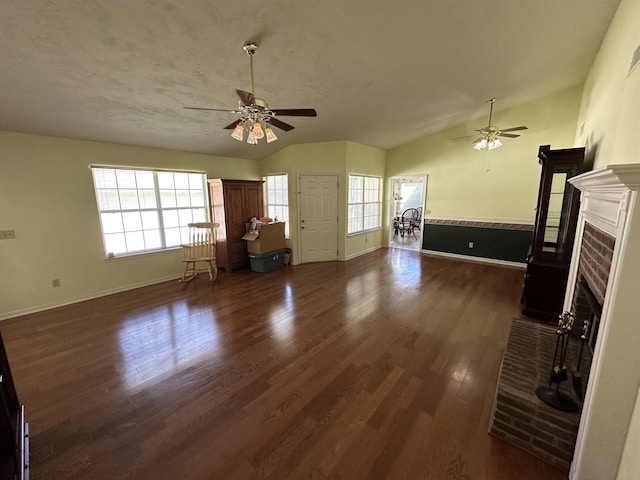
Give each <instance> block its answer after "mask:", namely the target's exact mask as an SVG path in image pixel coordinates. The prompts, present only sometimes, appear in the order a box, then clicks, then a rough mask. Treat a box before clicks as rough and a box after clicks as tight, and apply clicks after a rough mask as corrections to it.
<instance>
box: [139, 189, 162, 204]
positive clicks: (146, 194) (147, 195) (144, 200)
mask: <svg viewBox="0 0 640 480" xmlns="http://www.w3.org/2000/svg"><path fill="white" fill-rule="evenodd" d="M138 198H139V201H140V208H156V207H157V206H158V204H157V202H156V191H155V190H138Z"/></svg>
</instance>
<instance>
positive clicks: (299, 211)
mask: <svg viewBox="0 0 640 480" xmlns="http://www.w3.org/2000/svg"><path fill="white" fill-rule="evenodd" d="M312 176H313V177H335V179H336V185H337V188H336V198H335V201H336V214H337V217H338V218H337V221H336V252H337V253H336V259H335V260H336V261H337V260H340V252H342V249H341V248H340V221H341V220H342V217H343V215H340V211H341V210H340V187H341V182H340V178H341V177H340V174H339V173H335V172H322V173H321V172H298V173H296V195H297V204H298V205H297V207H298V208H297V214H298V226H297V228H296V230H297V235H298V241H297V246H298V263H299V264H303V263H304V262H303V261H302V231H301V230H302V222H301V221H300V219H301V218H302V202H301V201H300V198H301V196H302V189H301V182H300V178H301V177H312ZM308 263H313V262H308Z"/></svg>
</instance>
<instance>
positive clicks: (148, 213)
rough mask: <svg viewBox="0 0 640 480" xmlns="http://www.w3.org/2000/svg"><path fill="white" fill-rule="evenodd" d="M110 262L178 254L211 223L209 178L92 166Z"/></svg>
mask: <svg viewBox="0 0 640 480" xmlns="http://www.w3.org/2000/svg"><path fill="white" fill-rule="evenodd" d="M91 171H92V173H93V184H94V187H95V192H96V200H97V203H98V214H99V216H100V225H101V227H102V238H103V241H104V251H105V255H106V256H107V257H117V256H122V255H127V254H133V253H142V252H149V251H158V250H165V249H171V248H176V247H178V246H180V244H182V243H186V242H187V241H188V227H187V225H188V224H189V223H192V222H206V221H207V220H208V218H209V213H208V200H207V190H206V184H207V180H206V175H205V173H204V172H184V171H182V172H179V171H169V170H158V169H139V168H127V167H109V166H98V165H92V166H91Z"/></svg>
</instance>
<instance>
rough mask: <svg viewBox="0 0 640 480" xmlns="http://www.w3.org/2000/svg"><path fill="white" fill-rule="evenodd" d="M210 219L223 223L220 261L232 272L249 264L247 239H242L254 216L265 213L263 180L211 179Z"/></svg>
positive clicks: (218, 258) (221, 264)
mask: <svg viewBox="0 0 640 480" xmlns="http://www.w3.org/2000/svg"><path fill="white" fill-rule="evenodd" d="M208 182H209V195H210V200H211V220H212V221H214V222H217V223H219V224H220V228H219V229H218V241H217V244H216V246H217V252H216V255H217V264H218V267H220V268H224V269H225V270H226V271H227V272H231V271H233V270H235V269H237V268H243V267H247V266H249V255H248V252H247V241H246V240H242V236H243V235H244V234H245V233H246V224H247V222H249V219H250V218H251V217H257V218H260V217H262V216H263V211H264V209H263V200H262V184H263V182H262V181H261V180H226V179H221V178H216V179H212V180H209V181H208Z"/></svg>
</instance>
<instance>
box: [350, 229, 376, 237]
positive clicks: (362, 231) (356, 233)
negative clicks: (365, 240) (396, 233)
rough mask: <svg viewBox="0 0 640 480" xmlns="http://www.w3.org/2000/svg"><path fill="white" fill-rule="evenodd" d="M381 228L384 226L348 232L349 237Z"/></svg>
mask: <svg viewBox="0 0 640 480" xmlns="http://www.w3.org/2000/svg"><path fill="white" fill-rule="evenodd" d="M379 230H382V227H376V228H370V229H369V230H360V231H358V232H353V233H347V238H348V237H357V236H358V235H363V234H365V233H371V232H377V231H379Z"/></svg>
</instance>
